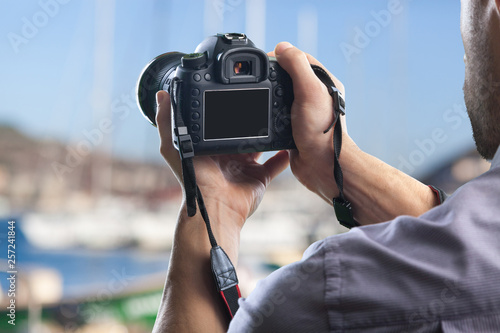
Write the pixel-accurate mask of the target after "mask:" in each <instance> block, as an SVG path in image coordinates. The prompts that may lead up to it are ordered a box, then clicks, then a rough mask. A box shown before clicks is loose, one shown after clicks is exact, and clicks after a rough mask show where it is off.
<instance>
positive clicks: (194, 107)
mask: <svg viewBox="0 0 500 333" xmlns="http://www.w3.org/2000/svg"><path fill="white" fill-rule="evenodd" d="M191 107H192V108H193V109H197V108H199V107H200V102H199V101H198V100H196V99H193V101H192V102H191Z"/></svg>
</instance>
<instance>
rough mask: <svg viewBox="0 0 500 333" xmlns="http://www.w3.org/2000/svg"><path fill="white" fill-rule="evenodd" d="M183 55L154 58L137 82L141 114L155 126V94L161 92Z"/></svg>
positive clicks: (177, 53)
mask: <svg viewBox="0 0 500 333" xmlns="http://www.w3.org/2000/svg"><path fill="white" fill-rule="evenodd" d="M184 55H185V54H184V53H180V52H169V53H164V54H162V55H159V56H158V57H156V58H154V59H153V60H152V61H151V62H150V63H149V64H148V65H147V66H146V68H144V70H143V72H142V73H141V76H140V77H139V81H138V82H137V102H138V104H139V108H140V110H141V112H142V114H143V115H144V116H145V117H146V119H148V120H149V122H150V123H151V124H153V125H156V119H155V118H156V93H157V92H158V91H159V90H163V89H164V86H165V83H166V82H168V77H169V76H170V74H172V73H173V72H174V71H175V69H176V68H177V66H179V65H180V64H181V59H182V57H183V56H184Z"/></svg>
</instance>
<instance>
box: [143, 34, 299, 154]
mask: <svg viewBox="0 0 500 333" xmlns="http://www.w3.org/2000/svg"><path fill="white" fill-rule="evenodd" d="M160 89H162V90H167V91H168V92H169V93H170V95H171V98H172V99H173V105H175V106H176V107H175V108H172V133H173V136H172V137H173V141H174V145H175V146H176V148H177V149H179V145H180V142H179V141H180V136H182V135H188V136H189V137H190V139H191V142H192V150H193V151H194V155H214V154H234V153H248V152H260V151H269V150H283V149H293V148H295V144H294V142H293V137H292V128H291V116H290V109H291V105H292V102H293V87H292V81H291V79H290V77H289V76H288V74H287V73H286V72H285V71H284V70H283V69H282V68H281V67H280V66H279V65H278V63H277V61H276V60H275V59H274V58H269V57H268V56H267V54H266V53H264V52H263V51H262V50H260V49H258V48H256V47H255V45H254V44H253V43H252V42H251V41H250V40H249V39H248V38H247V37H246V36H245V35H244V34H238V33H229V34H218V35H215V36H211V37H208V38H206V39H205V40H204V41H203V42H202V43H201V44H199V45H198V47H197V48H196V50H195V52H194V53H191V54H182V53H178V52H172V53H166V54H164V55H161V56H159V57H157V58H156V59H154V60H153V61H152V62H151V63H150V64H149V65H148V66H147V67H146V69H145V70H144V72H143V74H142V75H141V78H140V80H139V84H138V100H139V106H140V107H141V110H142V111H143V113H144V115H145V116H146V118H148V120H149V121H150V122H151V123H153V124H154V123H155V120H154V119H155V115H156V105H155V103H154V95H155V94H156V92H157V91H158V90H160ZM151 96H153V99H152V98H151ZM178 117H182V122H183V123H184V124H183V125H184V126H182V127H183V128H177V126H179V124H178V121H176V119H179V118H178Z"/></svg>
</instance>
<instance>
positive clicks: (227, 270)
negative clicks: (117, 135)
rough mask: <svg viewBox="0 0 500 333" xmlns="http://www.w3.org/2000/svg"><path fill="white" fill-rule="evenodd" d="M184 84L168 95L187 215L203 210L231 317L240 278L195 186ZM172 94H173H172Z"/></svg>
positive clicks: (215, 267) (176, 82)
mask: <svg viewBox="0 0 500 333" xmlns="http://www.w3.org/2000/svg"><path fill="white" fill-rule="evenodd" d="M181 83H182V81H181V80H179V79H178V78H174V79H173V80H172V85H171V89H170V91H169V93H170V94H171V96H173V98H172V99H171V101H172V108H173V111H174V115H175V116H174V121H175V127H174V128H175V135H176V136H177V138H178V146H179V153H180V156H181V162H182V178H183V181H184V190H185V196H186V206H187V213H188V216H189V217H193V216H194V215H196V203H198V207H199V208H200V214H201V216H202V218H203V221H205V226H206V228H207V232H208V237H209V239H210V245H211V247H212V248H211V249H210V267H211V269H212V275H213V278H214V281H215V285H216V287H217V291H218V292H219V293H220V295H221V297H222V299H223V301H224V304H225V305H226V308H227V310H228V313H229V315H230V317H231V318H232V317H233V316H234V314H235V313H236V311H237V310H238V308H239V305H238V299H239V298H240V297H241V293H240V289H239V287H238V277H237V276H236V269H235V268H234V266H233V264H232V262H231V260H230V259H229V257H228V255H227V254H226V252H224V250H223V249H222V248H221V247H220V246H219V245H218V244H217V241H216V239H215V236H214V234H213V232H212V227H211V225H210V219H209V217H208V212H207V208H206V206H205V203H204V201H203V196H202V194H201V191H200V188H199V187H198V185H197V184H196V173H195V171H194V164H193V157H194V147H193V142H192V140H191V135H190V134H189V132H188V130H187V127H186V125H185V122H184V119H183V118H182V104H183V101H182V84H181ZM172 92H174V93H173V94H172Z"/></svg>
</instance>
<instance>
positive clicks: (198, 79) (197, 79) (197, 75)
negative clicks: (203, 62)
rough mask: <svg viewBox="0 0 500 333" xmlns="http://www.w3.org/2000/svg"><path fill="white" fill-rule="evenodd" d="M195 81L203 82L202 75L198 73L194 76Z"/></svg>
mask: <svg viewBox="0 0 500 333" xmlns="http://www.w3.org/2000/svg"><path fill="white" fill-rule="evenodd" d="M193 80H195V81H196V82H200V80H201V75H200V74H198V73H196V74H194V75H193Z"/></svg>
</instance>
